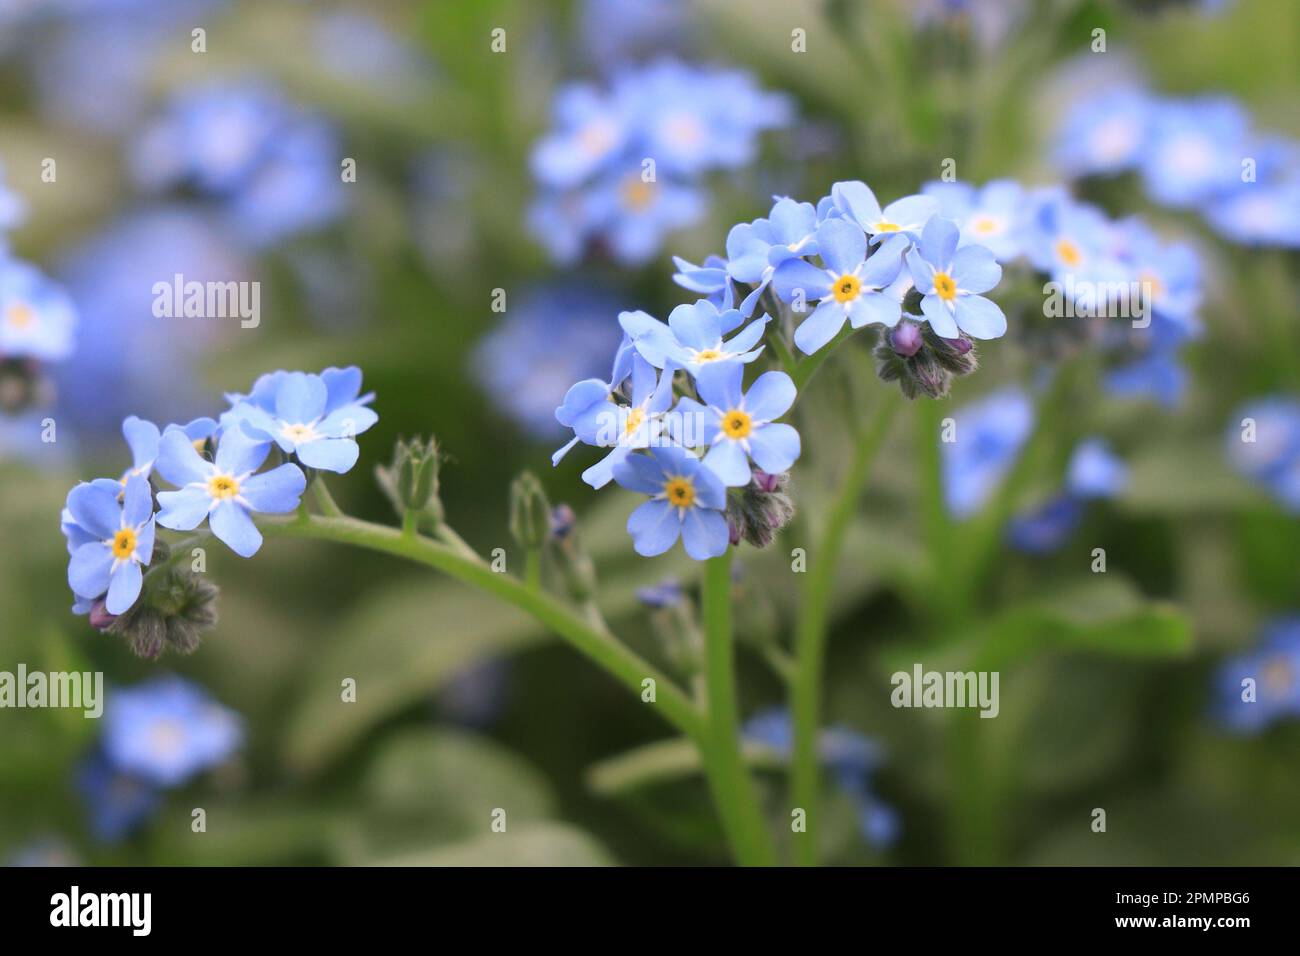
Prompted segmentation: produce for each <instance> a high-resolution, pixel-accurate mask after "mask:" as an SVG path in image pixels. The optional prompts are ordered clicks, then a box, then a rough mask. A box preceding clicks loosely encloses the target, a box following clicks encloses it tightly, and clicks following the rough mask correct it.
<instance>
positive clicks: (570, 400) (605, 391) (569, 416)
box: [555, 378, 609, 427]
mask: <svg viewBox="0 0 1300 956" xmlns="http://www.w3.org/2000/svg"><path fill="white" fill-rule="evenodd" d="M607 397H609V383H608V382H602V381H601V380H600V379H598V378H587V379H583V380H582V381H581V382H577V383H576V384H574V385H570V386H569V390H568V391H567V392H565V394H564V403H563V404H562V405H560V407H559V408H557V409H556V410H555V420H556V421H557V422H559V423H560V424H561V425H564V426H566V427H572V426H573V423H574V421H575V419H577V417H578V416H579V415H580V414H582V413H583V412H585V411H586V410H587V409H589V408H591V406H592V405H594V404H596V403H597V402H603V401H604V400H605V399H606V398H607Z"/></svg>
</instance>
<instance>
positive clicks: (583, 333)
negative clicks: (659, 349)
mask: <svg viewBox="0 0 1300 956" xmlns="http://www.w3.org/2000/svg"><path fill="white" fill-rule="evenodd" d="M618 311H619V305H618V302H617V300H615V299H614V297H613V296H612V295H611V294H609V293H607V292H606V291H605V290H603V289H601V288H600V287H598V286H594V285H592V284H591V283H589V282H585V281H576V280H575V281H571V282H556V283H552V284H550V285H543V286H537V287H534V288H532V289H528V290H525V291H523V292H520V293H518V294H517V295H515V296H513V297H512V299H511V301H510V305H509V307H508V309H507V310H506V314H505V317H504V318H503V319H502V320H501V322H500V323H499V324H498V325H497V326H496V327H495V328H493V329H492V331H490V332H488V334H487V335H485V336H483V338H482V339H480V340H479V343H478V345H477V346H476V347H475V349H474V353H473V358H472V359H471V363H472V368H473V370H474V376H475V378H476V379H477V380H478V382H479V384H480V385H481V386H482V388H483V391H484V392H485V393H486V394H487V395H488V397H489V399H490V400H491V401H492V403H493V404H494V405H495V406H496V407H497V408H498V409H499V410H500V411H501V412H502V413H503V414H505V415H506V416H508V417H509V418H511V419H512V420H513V421H515V422H516V423H518V424H519V425H520V426H521V427H522V428H523V429H524V431H525V432H526V433H527V434H528V435H529V436H530V437H532V438H536V439H538V440H543V441H546V440H550V439H552V438H554V437H555V436H556V435H558V434H559V433H560V430H561V426H560V425H559V424H558V423H557V421H556V419H555V409H556V407H557V406H558V405H559V404H560V403H561V401H562V400H563V398H564V394H565V391H566V390H567V389H568V388H569V386H570V385H571V384H573V383H574V382H575V381H579V380H581V379H590V378H594V377H595V376H597V375H600V374H601V373H603V372H604V371H605V369H606V367H607V363H608V362H609V355H610V353H611V352H613V351H614V350H615V349H616V348H617V346H618V343H619V340H620V337H621V335H622V333H621V331H620V330H619V327H618V321H617V318H616V316H617V315H618Z"/></svg>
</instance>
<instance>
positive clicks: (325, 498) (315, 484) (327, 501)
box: [311, 474, 343, 518]
mask: <svg viewBox="0 0 1300 956" xmlns="http://www.w3.org/2000/svg"><path fill="white" fill-rule="evenodd" d="M311 492H312V495H313V497H315V499H316V507H317V508H319V509H320V513H321V514H323V515H325V516H327V517H330V518H341V517H343V510H342V509H341V508H339V506H338V505H337V504H335V502H334V496H333V495H331V494H330V490H329V488H327V487H326V486H325V479H324V478H322V477H321V476H320V475H319V474H317V475H316V477H315V478H313V479H312V483H311Z"/></svg>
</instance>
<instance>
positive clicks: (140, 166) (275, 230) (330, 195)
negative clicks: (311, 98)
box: [130, 80, 346, 248]
mask: <svg viewBox="0 0 1300 956" xmlns="http://www.w3.org/2000/svg"><path fill="white" fill-rule="evenodd" d="M341 159H342V156H341V151H340V149H339V143H338V137H337V134H336V133H335V131H334V129H333V127H332V126H331V125H330V124H329V123H328V122H326V121H325V120H324V119H323V118H321V117H319V116H316V115H314V114H312V113H310V112H308V111H306V110H304V109H302V108H301V107H298V106H297V105H295V104H293V103H291V102H290V101H288V100H287V99H286V98H285V97H284V96H283V95H282V94H281V93H280V92H279V91H278V90H277V89H276V88H275V87H273V86H271V85H270V84H268V83H265V82H262V81H258V80H243V81H225V82H214V83H210V84H206V85H202V86H198V87H194V88H191V89H186V90H182V91H180V92H178V93H176V94H175V95H174V96H173V97H172V99H171V101H170V102H169V103H168V104H167V106H166V108H165V109H164V111H163V113H162V115H161V116H159V117H158V118H156V119H155V120H154V121H153V122H151V123H150V124H149V125H148V126H147V127H146V128H145V129H144V131H143V132H142V133H141V134H140V135H139V136H138V137H137V138H136V140H135V141H134V143H133V144H132V149H131V155H130V161H131V167H132V172H133V174H134V176H135V179H136V181H137V182H138V183H139V184H140V185H141V186H142V187H143V188H145V189H147V190H150V191H153V192H159V191H162V190H166V189H179V188H187V189H191V190H193V191H195V192H197V193H198V194H199V195H201V196H204V197H205V198H208V199H210V200H212V201H213V202H214V203H216V205H217V207H218V208H219V209H220V210H221V213H222V214H223V215H224V216H225V217H226V218H227V219H228V220H229V222H230V224H231V227H232V228H233V229H234V230H235V231H236V232H237V233H238V234H239V235H240V236H242V237H244V239H245V240H246V241H247V242H249V243H251V244H252V245H253V246H254V247H256V248H261V247H265V246H268V245H272V244H274V243H277V242H279V241H281V240H283V239H286V238H288V237H291V236H294V235H297V234H299V233H303V232H308V231H311V230H314V229H318V228H320V227H322V226H325V225H328V224H329V223H331V222H333V221H335V220H336V219H337V218H338V217H339V216H340V215H342V213H343V210H344V206H345V201H346V193H345V189H344V185H343V181H342V178H341V175H340V165H339V164H340V161H341Z"/></svg>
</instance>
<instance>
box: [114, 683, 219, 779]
mask: <svg viewBox="0 0 1300 956" xmlns="http://www.w3.org/2000/svg"><path fill="white" fill-rule="evenodd" d="M102 719H103V739H102V741H101V746H102V748H103V753H104V757H105V758H106V759H107V761H108V763H109V765H110V766H111V767H112V768H114V769H115V770H117V771H119V772H121V773H126V774H130V775H132V776H135V777H138V778H140V779H141V780H144V781H147V782H148V783H150V784H152V785H154V786H159V787H176V786H180V785H181V784H184V783H186V782H187V781H188V780H189V779H190V778H191V777H193V776H194V775H195V774H197V773H200V772H201V771H204V770H207V769H209V768H211V767H214V766H216V765H217V764H219V763H222V762H223V761H225V760H226V759H227V758H228V757H230V756H231V755H232V754H233V753H234V752H235V751H236V750H237V749H238V748H239V747H240V745H241V744H242V743H243V739H244V731H243V726H242V722H241V721H240V719H239V717H238V715H236V714H235V713H234V712H233V711H230V710H228V709H227V708H225V707H223V706H222V705H221V704H219V703H217V702H216V701H215V700H213V699H212V698H211V697H209V696H208V694H207V692H206V691H204V689H203V688H202V687H200V686H199V685H197V684H195V683H192V682H191V681H187V680H184V679H183V678H180V677H175V676H166V677H155V678H152V679H150V680H148V681H145V682H144V683H141V684H136V685H135V686H134V687H129V688H116V689H113V690H112V692H111V693H110V694H109V696H108V703H107V706H106V707H105V709H104V716H103V718H102Z"/></svg>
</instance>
